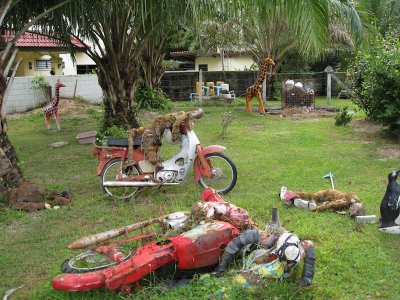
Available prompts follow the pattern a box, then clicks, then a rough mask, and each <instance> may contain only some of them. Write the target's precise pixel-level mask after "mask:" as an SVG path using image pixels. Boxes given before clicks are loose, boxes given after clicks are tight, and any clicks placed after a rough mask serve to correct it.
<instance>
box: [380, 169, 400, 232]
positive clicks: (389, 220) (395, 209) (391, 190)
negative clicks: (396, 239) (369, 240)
mask: <svg viewBox="0 0 400 300" xmlns="http://www.w3.org/2000/svg"><path fill="white" fill-rule="evenodd" d="M399 174H400V170H397V171H393V172H391V173H389V175H388V181H389V182H388V185H387V188H386V193H385V195H384V196H383V199H382V202H381V226H380V230H381V231H383V232H390V231H391V230H389V229H388V227H394V228H393V229H396V228H398V229H397V230H396V231H398V232H390V233H400V226H399V225H400V224H397V223H396V222H395V220H396V219H397V218H398V217H399V214H400V184H399V183H398V182H397V176H398V175H399Z"/></svg>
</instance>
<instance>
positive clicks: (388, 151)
mask: <svg viewBox="0 0 400 300" xmlns="http://www.w3.org/2000/svg"><path fill="white" fill-rule="evenodd" d="M376 154H377V155H378V157H379V159H381V160H389V159H400V145H396V144H388V145H385V146H382V147H379V148H378V149H377V151H376Z"/></svg>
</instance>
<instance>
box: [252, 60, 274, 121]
mask: <svg viewBox="0 0 400 300" xmlns="http://www.w3.org/2000/svg"><path fill="white" fill-rule="evenodd" d="M269 65H272V66H275V63H274V61H273V60H272V59H271V58H269V57H268V58H266V59H264V62H263V64H262V67H261V70H260V73H259V74H258V79H257V81H256V83H255V84H253V85H252V86H250V87H248V88H247V90H246V110H245V111H246V112H249V113H251V112H252V111H251V105H250V102H251V99H253V97H254V96H256V97H257V98H258V108H259V110H260V114H262V115H265V109H264V104H263V102H262V96H261V92H262V84H263V82H264V79H265V75H266V73H267V70H268V66H269Z"/></svg>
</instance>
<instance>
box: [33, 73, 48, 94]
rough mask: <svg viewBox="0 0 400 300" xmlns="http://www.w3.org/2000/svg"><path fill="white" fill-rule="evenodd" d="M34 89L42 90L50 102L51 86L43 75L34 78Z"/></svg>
mask: <svg viewBox="0 0 400 300" xmlns="http://www.w3.org/2000/svg"><path fill="white" fill-rule="evenodd" d="M32 89H34V90H41V91H42V92H43V94H44V96H45V97H46V100H50V84H49V83H48V82H47V80H46V78H44V76H43V75H35V77H33V79H32Z"/></svg>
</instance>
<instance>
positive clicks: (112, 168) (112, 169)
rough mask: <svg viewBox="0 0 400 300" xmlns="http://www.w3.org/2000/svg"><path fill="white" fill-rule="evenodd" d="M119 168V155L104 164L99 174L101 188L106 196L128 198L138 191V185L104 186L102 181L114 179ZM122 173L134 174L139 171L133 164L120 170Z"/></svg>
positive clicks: (137, 173)
mask: <svg viewBox="0 0 400 300" xmlns="http://www.w3.org/2000/svg"><path fill="white" fill-rule="evenodd" d="M120 168H121V158H119V157H117V158H114V159H112V160H110V161H109V162H108V163H107V164H106V165H105V166H104V169H103V171H102V172H101V174H100V185H101V190H102V192H103V193H104V194H105V195H106V196H107V197H113V198H117V199H129V198H131V197H132V196H133V195H134V194H135V193H136V192H137V191H138V189H139V188H138V187H110V186H108V187H105V186H104V185H103V182H104V181H115V180H116V177H117V175H118V172H119V170H120ZM122 174H123V175H126V176H136V175H139V174H140V172H139V170H138V169H137V168H136V167H135V166H133V165H130V166H128V167H126V168H125V169H124V170H123V171H122Z"/></svg>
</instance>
